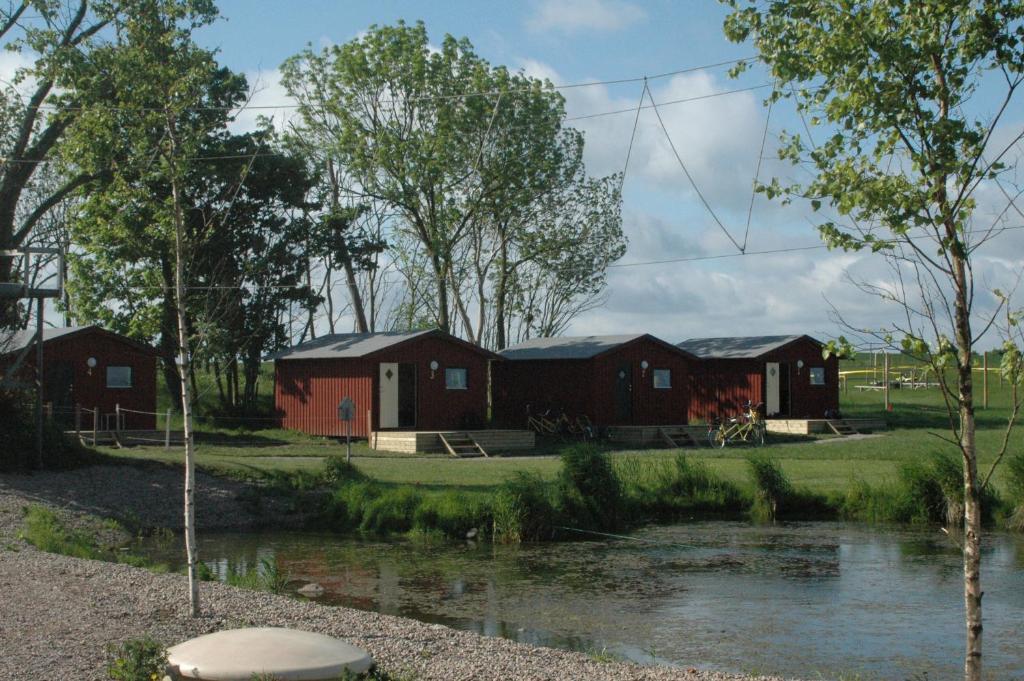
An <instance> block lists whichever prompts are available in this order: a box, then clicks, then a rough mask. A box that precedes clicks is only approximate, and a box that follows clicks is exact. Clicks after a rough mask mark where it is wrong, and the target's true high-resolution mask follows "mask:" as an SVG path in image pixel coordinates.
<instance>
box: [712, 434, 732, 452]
mask: <svg viewBox="0 0 1024 681" xmlns="http://www.w3.org/2000/svg"><path fill="white" fill-rule="evenodd" d="M728 441H729V438H728V437H726V434H725V431H724V430H717V431H715V441H714V443H712V445H711V446H712V447H718V448H719V449H725V445H726V443H727V442H728Z"/></svg>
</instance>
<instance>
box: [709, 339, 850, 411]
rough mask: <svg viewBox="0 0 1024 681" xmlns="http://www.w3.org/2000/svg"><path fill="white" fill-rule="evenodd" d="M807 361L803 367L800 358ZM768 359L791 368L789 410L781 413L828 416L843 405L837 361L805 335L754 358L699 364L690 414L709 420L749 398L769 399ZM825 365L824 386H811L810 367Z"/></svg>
mask: <svg viewBox="0 0 1024 681" xmlns="http://www.w3.org/2000/svg"><path fill="white" fill-rule="evenodd" d="M798 361H803V363H804V366H803V367H802V368H798V367H797V362H798ZM768 362H782V363H785V364H786V365H787V366H786V369H788V372H789V381H790V404H789V410H788V413H787V412H785V411H784V412H783V414H780V418H786V417H789V418H809V419H820V418H824V417H825V412H826V411H827V410H836V409H839V361H838V360H837V359H836V358H835V357H830V358H829V359H827V360H825V359H823V358H822V356H821V347H820V346H819V345H817V344H816V343H814V342H813V341H811V340H809V339H806V338H803V339H800V340H797V341H795V342H793V343H790V344H789V345H787V346H785V347H782V348H779V349H778V350H774V351H772V352H770V353H766V354H765V355H764V356H763V357H760V358H758V359H756V360H753V359H708V360H703V361H701V362H700V363H699V364H698V365H695V369H694V372H693V375H692V378H691V400H690V410H689V412H690V419H691V420H708V419H712V418H715V417H725V416H736V415H737V414H739V413H741V412H742V411H743V405H744V404H745V403H746V402H747V400H750V401H752V402H754V403H755V404H756V403H758V402H764V401H765V393H764V390H765V388H764V377H765V370H766V366H765V365H766V364H767V363H768ZM814 367H824V369H825V385H821V386H818V385H811V371H810V370H811V369H812V368H814Z"/></svg>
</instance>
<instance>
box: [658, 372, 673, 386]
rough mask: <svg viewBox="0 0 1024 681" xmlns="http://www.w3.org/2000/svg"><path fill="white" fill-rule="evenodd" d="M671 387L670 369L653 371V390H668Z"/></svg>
mask: <svg viewBox="0 0 1024 681" xmlns="http://www.w3.org/2000/svg"><path fill="white" fill-rule="evenodd" d="M671 387H672V370H671V369H655V370H654V389H655V390H668V389H670V388H671Z"/></svg>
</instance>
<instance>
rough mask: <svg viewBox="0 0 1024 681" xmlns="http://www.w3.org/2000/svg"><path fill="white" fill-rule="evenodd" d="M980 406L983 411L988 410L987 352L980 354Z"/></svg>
mask: <svg viewBox="0 0 1024 681" xmlns="http://www.w3.org/2000/svg"><path fill="white" fill-rule="evenodd" d="M981 356H982V358H983V359H982V362H981V370H982V372H983V373H982V376H981V396H982V397H981V406H982V408H983V409H988V352H983V353H981Z"/></svg>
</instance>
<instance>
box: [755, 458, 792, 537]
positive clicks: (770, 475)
mask: <svg viewBox="0 0 1024 681" xmlns="http://www.w3.org/2000/svg"><path fill="white" fill-rule="evenodd" d="M747 465H748V467H749V470H750V477H751V481H752V482H753V485H754V503H753V505H752V506H751V507H750V514H751V516H752V517H753V518H754V519H755V520H761V521H771V520H775V518H776V517H778V515H779V513H780V512H781V511H783V510H786V506H787V502H788V501H789V499H790V497H792V496H793V486H792V485H790V483H789V478H787V477H786V474H785V473H783V471H782V467H781V466H779V464H778V463H776V462H775V460H774V459H772V458H771V457H769V456H768V455H766V454H752V455H751V456H750V457H748V458H747Z"/></svg>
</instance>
